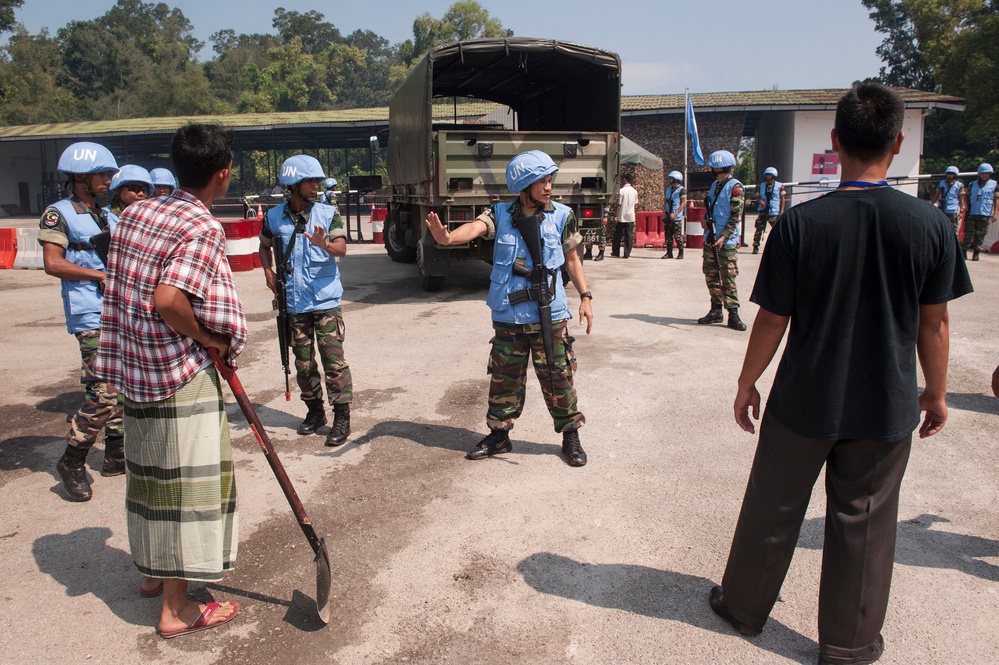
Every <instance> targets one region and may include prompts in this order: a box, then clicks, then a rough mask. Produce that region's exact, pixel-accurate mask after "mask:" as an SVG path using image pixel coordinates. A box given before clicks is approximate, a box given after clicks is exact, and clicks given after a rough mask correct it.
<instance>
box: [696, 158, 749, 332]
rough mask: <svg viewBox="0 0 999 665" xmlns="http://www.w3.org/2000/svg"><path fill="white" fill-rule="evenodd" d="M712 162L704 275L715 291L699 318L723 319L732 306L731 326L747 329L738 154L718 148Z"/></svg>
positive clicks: (705, 320) (707, 320)
mask: <svg viewBox="0 0 999 665" xmlns="http://www.w3.org/2000/svg"><path fill="white" fill-rule="evenodd" d="M708 166H710V167H711V172H712V173H713V174H714V176H715V181H714V182H713V183H711V188H710V189H709V190H708V195H707V196H706V197H705V198H704V207H705V208H706V212H705V215H704V221H703V222H701V226H702V227H703V228H704V256H703V263H702V265H703V269H704V279H705V281H707V284H708V293H710V294H711V311H709V312H708V313H707V314H706V315H705V316H702V317H701V318H699V319H697V322H698V323H701V324H707V323H721V322H722V321H724V320H725V318H724V316H723V315H722V307H724V308H725V309H727V310H728V327H729V328H732V329H733V330H745V329H746V324H745V323H743V322H742V319H740V318H739V292H738V290H737V289H736V287H735V278H736V276H737V275H738V274H739V264H738V255H737V251H738V249H739V223H740V222H741V221H742V209H743V206H744V205H745V200H744V198H743V197H744V194H745V190H744V189H743V187H742V183H741V182H739V181H738V180H736V179H735V178H734V177H733V176H732V171H733V170H734V169H735V155H733V154H732V153H730V152H729V151H728V150H716V151H715V152H713V153H711V156H710V157H708Z"/></svg>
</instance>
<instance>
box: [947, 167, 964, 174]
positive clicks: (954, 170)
mask: <svg viewBox="0 0 999 665" xmlns="http://www.w3.org/2000/svg"><path fill="white" fill-rule="evenodd" d="M948 173H953V174H954V175H959V174H960V173H961V172H960V171H958V170H957V167H956V166H948V167H947V170H946V171H944V175H946V174H948Z"/></svg>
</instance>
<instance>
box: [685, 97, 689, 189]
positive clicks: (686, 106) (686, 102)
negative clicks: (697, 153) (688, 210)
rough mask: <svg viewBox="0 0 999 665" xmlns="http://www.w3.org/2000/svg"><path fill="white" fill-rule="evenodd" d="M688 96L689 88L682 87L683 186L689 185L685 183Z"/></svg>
mask: <svg viewBox="0 0 999 665" xmlns="http://www.w3.org/2000/svg"><path fill="white" fill-rule="evenodd" d="M689 97H690V88H684V91H683V186H684V187H689V186H690V185H689V184H688V183H687V128H688V127H690V117H689V116H688V115H687V114H688V113H689V109H690V103H689V102H688V99H689Z"/></svg>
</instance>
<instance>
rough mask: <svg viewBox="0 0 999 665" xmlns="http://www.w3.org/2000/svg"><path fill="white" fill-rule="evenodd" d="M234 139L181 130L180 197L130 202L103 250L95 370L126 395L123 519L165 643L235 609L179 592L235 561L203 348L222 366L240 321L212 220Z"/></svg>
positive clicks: (224, 446) (221, 446) (223, 431)
mask: <svg viewBox="0 0 999 665" xmlns="http://www.w3.org/2000/svg"><path fill="white" fill-rule="evenodd" d="M231 141H232V134H231V132H229V131H226V130H223V129H222V128H221V127H219V126H215V125H195V124H192V125H186V126H184V127H182V128H181V129H180V130H178V131H177V134H176V135H174V138H173V142H172V145H171V154H172V157H173V162H174V169H175V171H176V173H177V175H178V179H179V181H180V188H179V189H177V190H174V192H173V193H172V194H170V195H169V196H164V197H158V198H154V199H150V200H147V201H142V202H139V203H136V204H134V205H132V206H130V207H129V208H128V210H127V211H126V212H125V214H123V216H122V218H121V221H120V222H119V226H118V228H117V232H116V233H115V235H114V238H113V240H112V243H111V249H110V255H109V258H108V285H107V289H106V292H105V299H104V312H103V318H102V321H101V324H102V325H101V334H102V337H101V343H100V347H99V351H98V359H97V367H96V371H97V373H98V375H99V376H101V377H103V378H104V379H105V380H106V381H107V382H108V383H110V384H111V385H113V386H114V387H115V388H117V389H118V391H119V392H120V393H121V394H122V395H123V396H124V402H125V404H124V409H125V459H126V475H125V477H126V511H127V513H128V536H129V545H130V547H131V550H132V558H133V560H134V561H135V564H136V567H137V568H138V569H139V571H140V572H141V573H143V574H144V575H145V576H146V577H145V579H144V580H143V583H142V586H141V587H140V593H141V594H142V595H145V596H153V595H158V594H159V593H160V592H162V593H163V608H162V611H161V614H160V620H159V626H158V630H157V632H158V633H159V634H160V635H161V636H162V637H164V638H172V637H177V636H180V635H184V634H187V633H190V632H193V631H196V630H203V629H205V628H211V627H214V626H217V625H220V624H222V623H225V622H227V621H229V620H231V619H232V618H234V617H235V616H236V613H237V612H238V611H239V605H238V603H235V602H232V603H207V604H199V603H196V602H194V601H192V600H190V599H189V598H188V596H187V586H188V582H189V581H192V580H195V581H217V580H220V579H221V578H222V573H223V572H224V571H226V570H230V569H231V568H232V567H233V565H234V563H235V559H236V550H237V541H238V520H237V510H236V486H235V479H234V477H233V467H232V452H231V449H230V445H229V429H228V423H227V422H226V417H225V409H224V408H223V403H222V394H221V387H220V383H219V378H218V375H217V374H216V372H215V368H214V366H213V365H212V362H211V360H210V358H209V356H208V353H207V351H206V348H215V349H217V350H218V351H219V353H220V354H222V355H223V356H224V357H225V358H226V359H227V360H228V362H229V363H230V364H234V361H235V358H236V356H237V355H238V354H239V352H240V351H241V350H242V349H243V346H244V345H245V344H246V336H247V330H246V319H245V317H244V316H243V310H242V307H241V305H240V301H239V297H238V296H237V294H236V290H235V287H234V284H233V280H232V273H231V271H230V269H229V264H228V262H227V261H226V258H225V234H224V232H223V229H222V225H221V224H220V223H219V221H218V220H217V219H215V218H214V217H213V216H212V215H211V213H210V212H209V211H208V208H209V206H210V205H211V203H212V200H213V199H214V198H216V197H219V196H222V195H224V194H225V192H226V190H227V189H228V187H229V178H230V172H231V167H232V153H231V151H230V148H229V145H230V142H231Z"/></svg>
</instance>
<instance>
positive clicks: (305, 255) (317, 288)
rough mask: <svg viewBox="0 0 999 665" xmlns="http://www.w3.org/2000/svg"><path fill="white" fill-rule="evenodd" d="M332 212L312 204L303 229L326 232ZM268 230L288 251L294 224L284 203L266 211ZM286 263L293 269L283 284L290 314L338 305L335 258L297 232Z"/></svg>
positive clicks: (341, 291) (333, 209)
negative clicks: (317, 227)
mask: <svg viewBox="0 0 999 665" xmlns="http://www.w3.org/2000/svg"><path fill="white" fill-rule="evenodd" d="M335 213H336V209H335V208H334V207H332V206H329V205H326V204H325V203H313V204H312V209H311V210H310V211H309V221H308V222H307V223H306V227H305V230H306V231H308V232H309V233H312V232H313V231H312V230H313V229H314V228H315V227H316V226H322V227H323V228H324V229H325V230H326V233H329V231H330V224H331V223H332V222H333V216H334V214H335ZM267 228H268V229H269V230H270V232H271V234H272V235H273V236H274V237H280V238H281V244H282V246H283V249H284V251H285V252H287V251H288V243H290V242H291V236H292V234H294V233H295V222H294V220H293V219H292V217H291V215H290V214H289V210H288V204H287V203H282V204H281V205H279V206H277V207H274V208H271V209H270V210H269V211H267ZM288 262H289V263H290V264H291V268H292V271H291V274H289V275H287V278H286V284H285V297H286V298H287V300H288V312H289V313H291V314H305V313H307V312H318V311H320V310H324V309H333V308H335V307H339V306H340V298H341V296H343V285H342V284H341V283H340V269H339V267H338V266H337V262H336V258H335V257H333V256H330V253H329V252H327V251H326V250H325V249H323V248H322V247H316V246H315V245H313V244H312V243H311V242H309V239H308V238H306V237H305V234H304V233H300V234H298V237H297V238H295V247H294V248H292V250H291V256H290V257H288Z"/></svg>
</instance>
